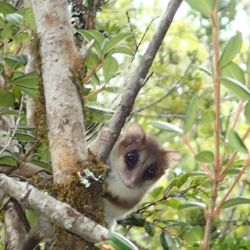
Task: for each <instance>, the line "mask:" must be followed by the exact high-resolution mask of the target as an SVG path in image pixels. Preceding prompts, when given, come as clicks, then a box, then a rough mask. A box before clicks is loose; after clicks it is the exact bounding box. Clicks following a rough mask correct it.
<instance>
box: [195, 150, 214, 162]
mask: <svg viewBox="0 0 250 250" xmlns="http://www.w3.org/2000/svg"><path fill="white" fill-rule="evenodd" d="M195 159H196V160H197V161H201V162H213V160H214V154H213V153H212V152H211V151H206V150H205V151H201V152H199V153H198V154H197V155H196V156H195Z"/></svg>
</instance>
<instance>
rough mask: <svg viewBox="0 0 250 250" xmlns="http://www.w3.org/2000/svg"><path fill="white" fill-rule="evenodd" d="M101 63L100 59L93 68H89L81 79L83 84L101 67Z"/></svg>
mask: <svg viewBox="0 0 250 250" xmlns="http://www.w3.org/2000/svg"><path fill="white" fill-rule="evenodd" d="M102 64H103V61H100V62H99V63H98V64H97V65H96V66H95V67H94V68H93V69H91V70H90V72H89V73H88V74H87V75H86V77H85V78H84V79H83V84H84V83H87V82H88V80H89V79H90V78H91V76H92V75H94V74H95V73H96V72H97V71H98V70H99V69H100V68H101V66H102Z"/></svg>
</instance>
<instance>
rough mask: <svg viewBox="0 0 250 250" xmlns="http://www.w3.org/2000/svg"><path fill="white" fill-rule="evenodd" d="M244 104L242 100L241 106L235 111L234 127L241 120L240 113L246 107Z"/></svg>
mask: <svg viewBox="0 0 250 250" xmlns="http://www.w3.org/2000/svg"><path fill="white" fill-rule="evenodd" d="M243 104H244V102H243V101H242V100H241V101H240V104H239V106H238V108H237V111H236V112H235V116H234V120H233V125H232V128H233V129H234V128H235V127H236V124H237V122H238V121H239V117H240V113H241V111H242V109H243V107H244V105H243Z"/></svg>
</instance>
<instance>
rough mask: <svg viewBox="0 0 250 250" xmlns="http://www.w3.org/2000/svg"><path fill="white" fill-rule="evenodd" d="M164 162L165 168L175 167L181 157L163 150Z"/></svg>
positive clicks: (173, 152) (177, 153) (175, 152)
mask: <svg viewBox="0 0 250 250" xmlns="http://www.w3.org/2000/svg"><path fill="white" fill-rule="evenodd" d="M164 152H165V160H166V162H167V164H166V168H173V167H175V166H176V165H177V164H178V162H179V161H180V159H181V155H180V153H179V152H177V151H167V150H165V151H164Z"/></svg>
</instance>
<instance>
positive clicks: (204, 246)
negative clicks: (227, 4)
mask: <svg viewBox="0 0 250 250" xmlns="http://www.w3.org/2000/svg"><path fill="white" fill-rule="evenodd" d="M211 21H212V31H213V35H212V37H213V48H214V56H213V64H214V65H213V66H214V72H213V82H214V102H215V120H214V139H215V140H214V141H215V142H214V165H213V170H214V173H213V179H212V189H211V198H210V202H209V209H208V211H206V225H205V232H204V238H203V241H202V243H201V248H202V249H203V250H209V241H210V235H211V228H212V221H213V215H212V213H213V211H214V208H215V206H216V199H217V196H218V185H219V176H220V169H221V164H220V68H219V21H218V0H215V1H214V9H213V13H212V16H211Z"/></svg>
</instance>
